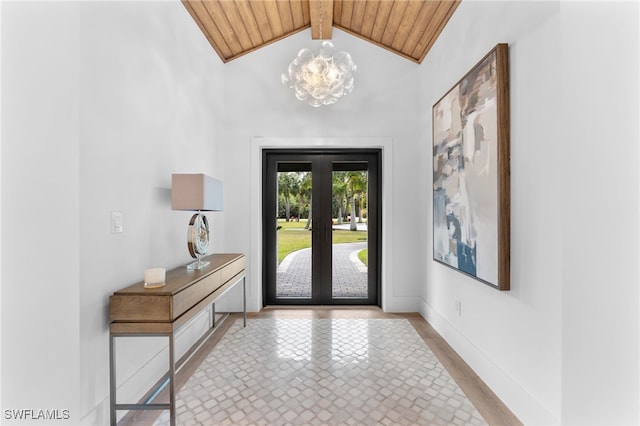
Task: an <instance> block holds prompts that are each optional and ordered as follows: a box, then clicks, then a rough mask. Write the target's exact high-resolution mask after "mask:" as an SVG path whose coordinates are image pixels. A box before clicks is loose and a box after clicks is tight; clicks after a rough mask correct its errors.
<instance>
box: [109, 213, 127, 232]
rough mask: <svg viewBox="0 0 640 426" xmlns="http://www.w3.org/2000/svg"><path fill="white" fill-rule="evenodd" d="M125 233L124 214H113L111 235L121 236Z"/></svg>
mask: <svg viewBox="0 0 640 426" xmlns="http://www.w3.org/2000/svg"><path fill="white" fill-rule="evenodd" d="M123 231H124V229H123V227H122V212H111V233H112V234H120V233H122V232H123Z"/></svg>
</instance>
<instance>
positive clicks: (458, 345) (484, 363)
mask: <svg viewBox="0 0 640 426" xmlns="http://www.w3.org/2000/svg"><path fill="white" fill-rule="evenodd" d="M419 302H420V307H419V309H418V312H419V313H420V315H421V316H422V317H423V318H424V319H425V320H426V321H427V322H428V323H429V324H430V325H431V326H432V327H433V328H434V329H435V330H436V331H437V332H438V334H440V335H441V336H442V338H443V339H444V340H445V341H446V342H447V343H448V344H449V345H450V346H451V347H452V348H453V349H454V350H455V351H456V352H457V353H458V354H459V355H460V357H462V359H463V360H464V361H465V362H466V363H467V364H468V365H469V366H470V367H471V369H472V370H473V371H474V372H475V373H476V374H477V375H478V377H480V378H481V379H482V380H483V381H484V382H485V383H486V384H487V386H489V388H490V389H491V390H492V391H493V392H494V393H495V394H496V395H497V396H498V398H500V399H501V400H502V401H503V402H504V404H505V405H506V406H507V407H509V409H510V410H511V411H512V412H513V413H514V414H515V415H516V416H517V417H518V418H519V419H520V420H521V421H522V422H523V423H524V424H535V425H557V424H560V419H559V418H558V417H556V416H554V415H553V414H552V413H551V412H550V411H549V410H548V409H546V408H545V407H544V406H543V405H542V404H541V403H540V402H539V401H538V400H537V399H536V398H535V397H534V396H533V395H531V394H530V393H529V392H528V391H527V390H526V389H524V388H523V387H522V386H521V385H520V384H518V383H517V382H516V381H514V380H513V378H511V377H510V376H509V374H508V373H507V372H505V371H504V370H503V369H501V368H500V367H499V366H498V365H497V364H495V363H494V362H493V361H492V360H491V359H490V358H489V357H487V356H486V355H485V354H484V353H483V352H482V351H481V350H480V349H479V348H478V347H477V346H476V345H475V344H474V343H473V342H471V341H470V340H469V339H468V338H467V337H466V336H464V335H463V334H462V333H460V331H459V330H458V329H456V328H455V327H454V326H453V325H452V324H451V323H450V322H449V321H448V320H447V319H446V318H444V317H443V316H441V315H440V314H439V313H438V312H437V311H436V310H435V309H433V307H432V306H430V305H429V304H428V303H426V302H425V301H424V300H423V299H420V300H419Z"/></svg>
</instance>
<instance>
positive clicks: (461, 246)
mask: <svg viewBox="0 0 640 426" xmlns="http://www.w3.org/2000/svg"><path fill="white" fill-rule="evenodd" d="M457 246H458V247H457V248H458V269H460V270H461V271H463V272H466V273H467V274H469V275H473V276H474V277H475V276H476V247H475V246H474V247H469V246H468V245H466V244H465V243H463V242H461V241H458V244H457Z"/></svg>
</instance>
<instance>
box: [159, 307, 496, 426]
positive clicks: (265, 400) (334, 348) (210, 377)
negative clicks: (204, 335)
mask: <svg viewBox="0 0 640 426" xmlns="http://www.w3.org/2000/svg"><path fill="white" fill-rule="evenodd" d="M177 413H178V417H177V423H178V424H180V425H243V424H255V425H285V424H291V425H316V424H318V425H320V424H327V425H338V424H343V425H355V424H357V425H374V424H375V425H378V424H380V425H402V424H420V425H482V424H486V422H485V421H484V419H483V418H482V416H481V415H480V414H479V412H478V411H477V410H476V408H475V407H474V406H473V404H472V403H471V402H470V401H469V399H468V398H467V397H466V396H465V394H464V393H463V391H462V390H461V389H460V388H459V387H458V385H457V384H456V382H455V381H454V380H453V379H452V378H451V376H450V375H449V373H448V372H447V371H446V369H445V368H444V367H443V366H442V364H441V363H440V362H439V361H438V359H437V358H436V357H435V355H434V354H433V353H432V352H431V350H430V349H429V348H428V347H427V345H426V344H425V342H424V340H423V339H422V338H421V337H420V336H419V334H418V333H417V332H416V330H415V329H414V328H413V326H412V325H411V324H410V323H409V321H408V320H407V319H298V318H283V319H257V318H252V319H250V320H249V323H248V326H247V327H246V328H242V322H241V321H235V322H234V323H233V325H232V326H231V328H230V329H229V331H227V333H226V334H225V335H224V336H223V337H222V339H221V341H220V342H219V343H218V344H217V345H216V346H215V347H214V348H213V350H212V351H211V352H210V353H209V355H207V357H206V359H205V361H204V362H203V363H202V364H201V365H200V366H199V367H198V368H197V370H196V371H195V373H194V374H193V376H192V377H191V378H190V379H189V380H188V381H187V383H186V384H185V386H184V387H183V388H182V389H181V390H180V391H179V393H178V397H177ZM168 420H169V416H168V412H164V413H163V414H162V415H161V416H160V418H158V420H157V421H156V422H155V425H157V426H161V425H165V424H168Z"/></svg>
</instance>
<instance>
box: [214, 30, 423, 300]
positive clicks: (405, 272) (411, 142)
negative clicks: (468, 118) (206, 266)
mask: <svg viewBox="0 0 640 426" xmlns="http://www.w3.org/2000/svg"><path fill="white" fill-rule="evenodd" d="M332 41H333V42H334V44H335V47H336V49H337V50H345V51H347V52H349V53H350V54H351V55H352V57H353V60H354V62H355V63H356V64H357V66H358V71H357V73H356V76H355V79H356V81H355V89H354V91H353V92H352V93H351V94H349V95H348V96H346V97H345V98H344V99H341V100H340V101H338V102H337V103H336V104H334V105H330V106H326V107H320V108H313V107H310V106H309V105H308V104H306V103H304V102H301V101H298V100H297V99H295V96H294V94H293V92H292V91H291V90H290V89H288V88H287V87H285V86H283V85H282V84H281V83H280V75H281V74H282V72H283V71H285V70H286V69H287V66H288V64H289V62H291V60H292V59H293V58H294V57H295V56H296V54H297V53H298V51H299V50H300V49H301V48H303V47H309V48H312V49H317V47H318V45H319V42H318V41H312V40H311V34H310V30H308V31H303V32H300V33H298V34H296V35H293V36H291V37H288V38H286V39H284V40H282V41H279V42H278V43H275V44H272V45H269V46H267V47H265V48H262V49H260V50H258V51H255V52H252V53H251V54H250V55H246V56H243V57H241V58H238V59H236V60H234V61H231V62H229V63H228V64H226V65H225V108H226V114H225V117H224V126H223V127H224V132H225V137H224V141H225V144H224V148H223V149H224V156H225V158H227V159H229V161H228V162H227V163H226V164H227V166H226V167H225V179H226V188H227V189H228V191H229V192H232V193H234V194H240V195H239V196H237V197H234V199H233V200H232V201H231V203H230V204H229V205H228V207H229V210H230V211H233V212H234V213H233V214H232V215H229V214H227V215H226V217H225V221H226V222H225V223H226V224H227V225H228V226H227V227H226V231H225V232H226V234H225V235H226V238H225V241H226V248H227V250H229V251H239V252H244V253H251V254H252V256H254V257H256V256H257V255H258V254H259V251H258V249H257V248H259V247H260V241H261V234H260V229H259V226H257V225H256V224H259V223H260V220H261V219H260V218H261V211H260V207H259V204H257V205H254V206H253V208H252V199H251V197H250V195H251V194H252V193H253V194H254V195H253V197H254V198H255V197H260V195H259V192H258V191H259V188H258V189H257V188H256V186H258V184H257V183H259V182H260V180H259V173H260V170H259V169H258V168H256V167H255V166H252V167H250V170H247V169H246V168H245V167H243V166H242V165H243V164H247V162H250V161H251V158H252V155H257V153H258V151H259V149H260V144H254V145H253V148H252V143H251V141H252V140H254V138H256V137H264V138H266V139H270V140H274V139H279V140H284V139H290V140H291V141H290V142H288V143H287V146H289V147H291V146H298V147H307V146H310V145H309V144H311V145H314V144H315V142H314V141H317V140H323V141H326V143H320V146H330V145H334V144H337V145H338V146H343V145H341V143H340V142H336V140H340V139H343V140H351V141H353V140H354V139H360V140H361V141H362V140H367V138H369V139H371V140H375V139H376V138H386V139H389V140H391V141H392V143H391V145H390V146H392V150H393V153H392V154H393V168H392V170H385V173H389V174H388V175H384V176H383V179H388V180H389V182H390V187H391V189H392V193H390V194H387V196H388V197H393V203H391V207H390V209H392V211H389V212H386V211H383V213H382V214H383V217H384V215H385V214H387V213H388V214H390V215H392V216H393V217H394V218H396V220H394V222H393V225H392V226H393V229H392V230H389V233H392V234H393V235H390V236H389V237H388V238H385V239H384V240H383V242H382V244H383V246H384V247H383V250H386V252H387V253H391V252H392V253H393V261H392V262H390V264H389V265H388V270H387V271H386V273H388V274H389V275H388V276H389V280H388V282H389V286H390V287H389V291H388V292H387V294H386V301H387V303H388V305H387V306H388V308H389V309H390V310H396V311H415V310H416V309H417V304H416V299H415V294H416V292H417V289H418V283H419V282H418V279H417V275H418V274H417V272H418V270H417V269H416V268H415V267H414V265H415V264H416V263H417V262H421V259H419V257H416V256H415V253H416V252H417V251H418V250H416V249H415V248H416V247H418V246H419V244H420V242H419V241H418V240H417V239H416V238H414V237H415V232H414V223H413V221H412V220H410V219H411V218H410V216H411V215H413V214H414V213H415V210H414V208H413V207H412V206H414V205H415V200H416V197H417V196H418V195H417V194H416V192H415V184H414V182H415V169H416V168H417V167H418V163H419V162H420V161H421V159H420V158H418V157H417V156H415V155H414V150H415V145H416V143H419V141H418V140H417V138H416V134H417V123H416V121H415V117H416V110H417V105H418V97H417V92H416V90H415V86H413V85H412V84H407V82H408V81H409V82H411V81H415V80H416V78H417V73H418V70H419V66H418V65H417V64H415V63H412V62H410V61H407V60H406V59H404V58H401V57H400V56H397V55H394V54H392V53H390V52H387V51H385V50H383V49H380V48H379V47H376V46H374V45H372V44H370V43H366V42H364V41H362V40H360V39H358V38H355V37H352V36H349V35H347V34H345V33H344V32H341V31H340V30H337V29H336V30H334V32H333V40H332ZM296 139H298V142H296ZM332 140H333V142H331V141H332ZM361 144H365V145H366V144H367V143H366V142H361ZM281 146H282V145H281ZM334 146H335V145H334ZM359 146H362V145H359ZM345 147H346V146H345ZM388 154H389V155H391V152H389V153H388ZM258 166H259V165H258ZM256 174H257V177H256ZM252 191H253V192H252ZM229 210H228V211H229ZM403 218H407V219H406V220H404V219H403ZM250 224H252V226H250ZM399 254H400V255H399ZM389 257H391V254H389ZM250 260H253V262H252V266H251V267H250V268H249V270H248V274H249V284H250V285H249V291H248V294H249V299H250V302H251V303H250V305H249V308H250V309H252V310H256V309H258V308H259V307H260V306H261V297H260V295H261V293H260V291H261V281H260V280H261V277H260V274H261V270H260V267H259V265H260V264H259V260H256V259H255V258H254V259H250Z"/></svg>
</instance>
